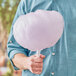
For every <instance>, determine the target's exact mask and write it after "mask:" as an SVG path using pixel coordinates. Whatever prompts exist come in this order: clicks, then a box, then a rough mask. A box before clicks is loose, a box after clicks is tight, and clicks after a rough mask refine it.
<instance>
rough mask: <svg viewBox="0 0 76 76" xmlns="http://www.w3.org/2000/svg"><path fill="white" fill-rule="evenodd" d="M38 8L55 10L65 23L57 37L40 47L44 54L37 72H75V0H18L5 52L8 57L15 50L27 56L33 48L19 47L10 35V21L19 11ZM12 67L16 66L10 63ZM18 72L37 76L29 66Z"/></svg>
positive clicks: (62, 75)
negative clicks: (53, 41)
mask: <svg viewBox="0 0 76 76" xmlns="http://www.w3.org/2000/svg"><path fill="white" fill-rule="evenodd" d="M38 9H42V10H55V11H58V12H60V13H61V14H62V15H63V18H64V21H65V26H64V32H63V35H62V37H61V39H60V40H59V41H58V42H57V44H56V45H55V46H53V47H51V48H46V49H44V50H43V51H41V54H43V55H45V56H46V58H45V59H44V65H43V72H42V73H41V74H40V75H39V76H76V0H21V2H20V4H19V6H18V9H17V12H16V15H15V18H14V20H13V23H12V28H11V32H10V36H9V39H8V44H7V50H8V56H9V59H10V60H11V63H12V58H13V57H14V55H15V54H17V53H23V54H25V55H27V56H30V55H33V54H35V53H36V52H31V51H30V50H27V49H24V48H23V47H21V46H20V45H19V44H18V43H17V42H16V41H15V39H14V37H13V33H12V30H13V25H14V23H15V21H16V20H17V18H18V17H19V16H20V15H23V14H27V13H29V12H34V11H36V10H38ZM12 65H13V67H14V69H16V70H18V68H17V67H16V66H15V65H14V64H13V63H12ZM22 76H38V75H36V74H32V73H31V72H30V71H29V70H23V71H22Z"/></svg>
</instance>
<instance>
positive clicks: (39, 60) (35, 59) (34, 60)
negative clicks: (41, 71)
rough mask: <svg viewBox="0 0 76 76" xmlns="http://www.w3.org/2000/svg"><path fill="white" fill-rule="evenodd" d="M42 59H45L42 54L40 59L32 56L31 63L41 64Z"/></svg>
mask: <svg viewBox="0 0 76 76" xmlns="http://www.w3.org/2000/svg"><path fill="white" fill-rule="evenodd" d="M44 58H45V56H44V55H42V54H40V57H38V55H34V56H32V61H33V62H36V63H41V62H43V59H44Z"/></svg>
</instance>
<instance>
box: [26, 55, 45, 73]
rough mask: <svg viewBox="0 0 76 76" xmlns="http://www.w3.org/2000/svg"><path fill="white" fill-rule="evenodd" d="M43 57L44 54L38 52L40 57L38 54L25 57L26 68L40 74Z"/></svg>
mask: <svg viewBox="0 0 76 76" xmlns="http://www.w3.org/2000/svg"><path fill="white" fill-rule="evenodd" d="M44 58H45V56H44V55H41V54H40V57H38V55H33V56H30V57H28V58H27V64H26V66H27V68H28V69H29V70H30V71H31V72H32V73H34V74H41V72H42V68H43V59H44Z"/></svg>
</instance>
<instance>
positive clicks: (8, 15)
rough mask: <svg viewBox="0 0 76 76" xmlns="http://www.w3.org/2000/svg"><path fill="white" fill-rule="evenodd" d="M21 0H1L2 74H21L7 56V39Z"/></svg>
mask: <svg viewBox="0 0 76 76" xmlns="http://www.w3.org/2000/svg"><path fill="white" fill-rule="evenodd" d="M19 1H20V0H0V76H21V70H19V71H14V69H13V67H12V65H11V63H10V61H9V59H8V57H7V50H6V49H7V40H8V35H9V32H10V27H11V24H12V21H13V18H14V15H15V13H16V10H17V6H18V4H19Z"/></svg>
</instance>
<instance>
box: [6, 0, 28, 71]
mask: <svg viewBox="0 0 76 76" xmlns="http://www.w3.org/2000/svg"><path fill="white" fill-rule="evenodd" d="M26 12H27V11H26V6H25V4H24V0H21V1H20V3H19V5H18V8H17V12H16V15H15V17H14V20H13V23H12V26H11V31H10V35H9V38H8V42H7V52H8V57H9V59H10V61H11V63H12V65H13V67H14V69H15V70H19V68H17V67H16V66H15V65H14V63H13V62H12V59H13V58H14V55H15V54H17V53H22V54H24V55H26V56H27V55H28V51H29V50H27V49H25V48H23V47H21V46H20V45H19V44H18V43H17V42H16V40H15V39H14V36H13V25H14V23H15V22H16V20H17V18H18V17H19V16H20V15H23V14H26Z"/></svg>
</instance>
